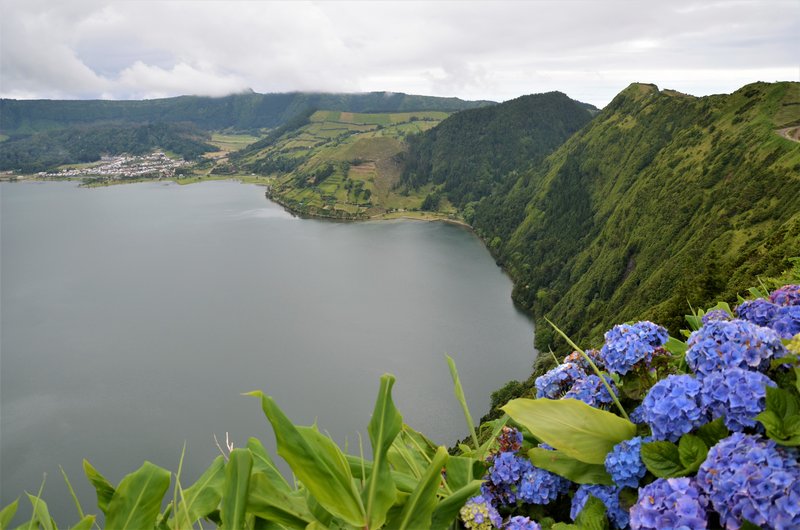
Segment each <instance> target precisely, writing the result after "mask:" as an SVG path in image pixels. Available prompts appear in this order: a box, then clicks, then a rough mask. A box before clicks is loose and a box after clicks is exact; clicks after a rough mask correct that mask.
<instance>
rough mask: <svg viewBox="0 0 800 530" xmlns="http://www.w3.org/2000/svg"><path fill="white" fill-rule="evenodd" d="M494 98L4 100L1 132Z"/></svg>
mask: <svg viewBox="0 0 800 530" xmlns="http://www.w3.org/2000/svg"><path fill="white" fill-rule="evenodd" d="M492 104H493V103H492V102H490V101H464V100H461V99H458V98H439V97H432V96H414V95H409V94H403V93H391V92H370V93H364V94H325V93H305V92H292V93H285V94H257V93H253V92H251V93H245V94H235V95H230V96H225V97H219V98H212V97H201V96H180V97H174V98H165V99H151V100H142V101H105V100H13V99H2V100H0V132H2V133H3V134H7V135H18V134H30V133H34V132H39V131H43V130H52V129H60V128H65V127H69V126H73V125H86V124H92V123H97V122H115V123H121V124H124V123H135V124H142V123H160V122H167V123H174V122H191V123H193V124H194V125H196V126H198V127H202V128H204V129H213V130H221V129H236V130H252V129H260V128H272V127H277V126H279V125H282V124H284V123H286V122H287V121H289V120H291V119H292V118H294V117H296V116H298V115H301V114H303V113H308V112H309V111H313V110H319V109H325V110H338V111H349V112H408V111H426V110H428V111H446V112H453V111H458V110H464V109H470V108H476V107H482V106H486V105H492Z"/></svg>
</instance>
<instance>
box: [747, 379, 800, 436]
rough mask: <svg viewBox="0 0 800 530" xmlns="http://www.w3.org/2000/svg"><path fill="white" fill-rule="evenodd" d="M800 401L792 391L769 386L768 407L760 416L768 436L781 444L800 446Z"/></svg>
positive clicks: (757, 418) (757, 417) (759, 419)
mask: <svg viewBox="0 0 800 530" xmlns="http://www.w3.org/2000/svg"><path fill="white" fill-rule="evenodd" d="M799 409H800V403H798V399H797V397H795V396H794V395H793V394H792V393H791V392H789V391H787V390H784V389H781V388H772V387H767V407H766V409H765V410H764V412H762V413H761V414H759V415H758V416H756V420H757V421H759V422H760V423H761V424H762V425H763V426H764V428H765V429H766V431H767V436H768V437H769V438H771V439H773V440H775V441H776V442H778V443H779V444H781V445H786V446H792V447H796V446H800V412H799Z"/></svg>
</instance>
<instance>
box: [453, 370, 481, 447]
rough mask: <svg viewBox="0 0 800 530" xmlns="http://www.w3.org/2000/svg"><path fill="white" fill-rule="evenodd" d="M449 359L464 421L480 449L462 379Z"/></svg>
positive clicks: (473, 440)
mask: <svg viewBox="0 0 800 530" xmlns="http://www.w3.org/2000/svg"><path fill="white" fill-rule="evenodd" d="M446 357H447V366H448V367H449V368H450V377H452V378H453V391H454V392H455V394H456V399H457V400H458V402H459V403H461V410H463V411H464V419H466V420H467V428H468V429H469V434H470V436H471V437H472V443H473V444H474V446H475V449H476V450H477V449H478V446H479V445H480V444H479V443H478V435H477V434H475V423H473V421H472V414H470V412H469V407H468V406H467V398H466V396H464V389H463V388H462V387H461V379H459V377H458V370H457V369H456V362H455V361H454V360H453V358H452V357H450V356H449V355H447V356H446Z"/></svg>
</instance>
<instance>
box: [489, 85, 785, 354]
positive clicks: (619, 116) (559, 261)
mask: <svg viewBox="0 0 800 530" xmlns="http://www.w3.org/2000/svg"><path fill="white" fill-rule="evenodd" d="M798 103H800V83H776V84H766V83H755V84H752V85H748V86H745V87H743V88H742V89H740V90H738V91H737V92H735V93H733V94H730V95H719V96H710V97H704V98H695V97H692V96H687V95H684V94H680V93H677V92H672V91H659V90H658V88H657V87H655V86H653V85H644V84H633V85H631V86H630V87H628V88H627V89H626V90H624V91H623V92H622V93H620V94H619V95H618V96H617V97H616V98H615V99H614V100H613V101H612V102H611V104H610V105H609V106H608V107H606V108H605V109H604V110H603V111H602V112H601V113H600V114H599V115H597V116H596V117H595V118H594V119H593V120H592V121H591V122H590V123H589V124H588V125H587V126H586V127H585V128H583V129H582V130H581V131H580V132H579V133H577V134H576V135H575V136H573V137H572V138H571V139H570V140H568V141H567V142H566V143H565V144H564V145H563V146H562V147H561V148H559V149H558V150H557V151H556V152H555V153H554V154H553V155H551V156H550V157H549V158H548V159H547V160H546V161H545V162H544V163H543V164H542V165H541V166H540V167H538V168H536V169H533V170H529V171H525V172H523V173H522V174H521V176H519V177H518V178H516V179H515V181H514V183H513V185H511V186H510V189H508V190H504V191H503V190H501V191H500V192H497V193H494V194H492V195H489V196H487V197H484V198H483V199H482V200H481V201H480V202H479V203H478V205H477V206H476V208H475V215H474V219H473V224H474V226H475V227H476V229H477V230H478V232H479V233H480V234H481V235H482V236H484V237H485V238H486V240H487V241H488V242H489V245H490V248H491V250H492V251H493V252H494V253H495V255H496V256H497V258H498V260H499V261H500V262H501V263H502V264H503V265H504V266H505V267H506V268H507V269H508V270H509V272H510V273H511V275H512V276H513V278H514V280H515V289H514V298H515V300H516V301H517V302H519V303H520V304H521V305H522V306H524V307H526V308H530V309H531V310H533V312H534V314H535V315H536V316H537V317H543V316H547V317H549V318H550V319H551V320H553V321H554V322H556V323H557V324H558V325H559V326H562V327H563V328H564V329H565V331H567V332H568V333H570V334H571V335H572V336H574V337H575V338H577V339H579V340H583V339H587V338H589V337H591V338H597V336H598V335H599V334H600V333H602V331H604V330H605V329H608V328H609V327H610V325H611V324H613V323H615V322H620V321H624V320H627V319H640V318H652V319H654V320H656V321H658V322H661V323H664V324H666V325H668V326H670V327H671V329H672V330H673V331H676V329H677V328H678V327H679V326H680V315H682V314H684V313H685V312H686V311H687V310H688V304H689V303H691V304H694V305H703V304H707V303H710V302H712V301H714V300H715V299H717V298H720V297H722V298H729V299H730V298H734V297H735V291H736V289H737V288H738V286H741V285H748V284H753V283H755V282H757V276H758V275H762V274H777V273H779V272H780V271H781V270H783V269H784V268H786V266H787V262H786V261H785V259H786V258H787V257H789V256H792V255H798V254H800V144H798V143H796V142H793V141H791V140H789V139H786V138H784V137H782V136H780V135H778V134H777V133H776V130H777V129H779V128H785V127H789V126H792V125H798V124H800V105H798ZM538 321H539V326H538V327H537V344H538V345H539V346H540V347H546V346H547V345H548V344H549V343H550V342H551V340H552V334H551V332H550V329H549V326H546V325H543V324H542V319H541V318H539V319H538Z"/></svg>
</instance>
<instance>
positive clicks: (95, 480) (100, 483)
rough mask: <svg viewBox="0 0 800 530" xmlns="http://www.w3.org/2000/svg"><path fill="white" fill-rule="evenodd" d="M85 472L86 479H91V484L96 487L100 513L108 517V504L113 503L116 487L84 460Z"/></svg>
mask: <svg viewBox="0 0 800 530" xmlns="http://www.w3.org/2000/svg"><path fill="white" fill-rule="evenodd" d="M83 472H84V473H85V474H86V478H87V479H89V483H90V484H91V485H92V486H94V489H95V491H96V492H97V507H98V508H100V511H102V512H103V513H104V514H106V515H108V503H110V502H111V498H112V497H113V496H114V486H113V485H111V483H110V482H109V481H108V480H106V477H104V476H103V475H101V474H100V473H99V472H98V471H97V470H96V469H95V468H94V467H93V466H92V464H90V463H89V461H88V460H86V459H84V460H83Z"/></svg>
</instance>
